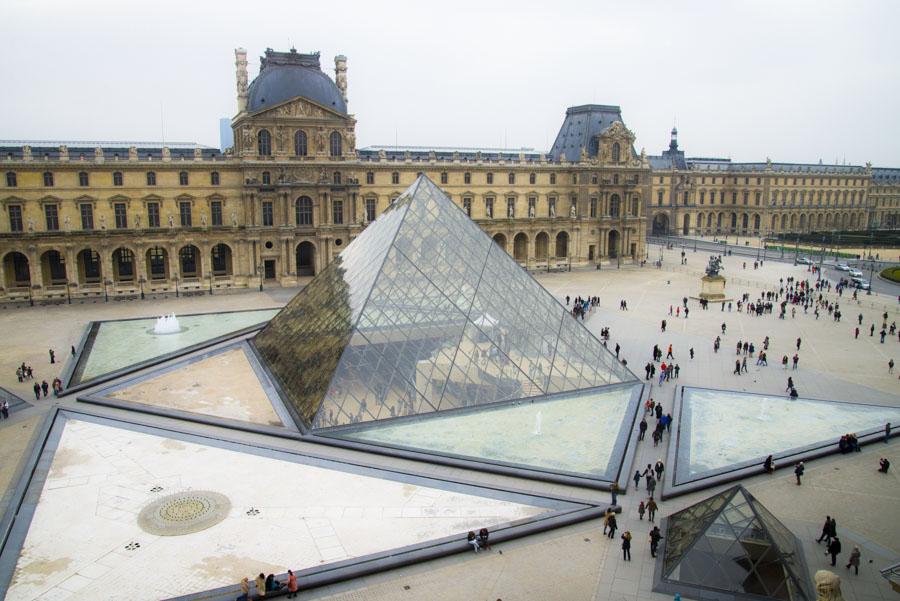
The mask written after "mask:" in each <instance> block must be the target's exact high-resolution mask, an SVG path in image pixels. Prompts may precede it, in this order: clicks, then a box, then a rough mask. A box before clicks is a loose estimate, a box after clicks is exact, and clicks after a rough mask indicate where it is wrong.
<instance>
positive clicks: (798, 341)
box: [797, 338, 800, 351]
mask: <svg viewBox="0 0 900 601" xmlns="http://www.w3.org/2000/svg"><path fill="white" fill-rule="evenodd" d="M797 350H798V351H799V350H800V338H797Z"/></svg>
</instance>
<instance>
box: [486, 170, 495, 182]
mask: <svg viewBox="0 0 900 601" xmlns="http://www.w3.org/2000/svg"><path fill="white" fill-rule="evenodd" d="M487 183H489V184H493V183H494V174H493V173H488V174H487Z"/></svg>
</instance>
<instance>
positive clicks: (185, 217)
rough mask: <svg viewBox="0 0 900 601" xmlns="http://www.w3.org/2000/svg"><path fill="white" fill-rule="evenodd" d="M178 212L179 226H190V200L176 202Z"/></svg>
mask: <svg viewBox="0 0 900 601" xmlns="http://www.w3.org/2000/svg"><path fill="white" fill-rule="evenodd" d="M178 213H179V214H180V215H181V227H191V202H190V201H189V200H185V201H182V202H179V203H178Z"/></svg>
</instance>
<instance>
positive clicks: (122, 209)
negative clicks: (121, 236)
mask: <svg viewBox="0 0 900 601" xmlns="http://www.w3.org/2000/svg"><path fill="white" fill-rule="evenodd" d="M113 211H114V214H115V217H116V229H117V230H124V229H125V228H127V227H128V209H127V208H126V206H125V203H124V202H117V203H116V204H114V205H113Z"/></svg>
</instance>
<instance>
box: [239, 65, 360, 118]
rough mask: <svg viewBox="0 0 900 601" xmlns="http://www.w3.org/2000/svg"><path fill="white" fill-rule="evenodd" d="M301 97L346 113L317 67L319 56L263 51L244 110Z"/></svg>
mask: <svg viewBox="0 0 900 601" xmlns="http://www.w3.org/2000/svg"><path fill="white" fill-rule="evenodd" d="M298 96H302V97H303V98H307V99H309V100H312V101H313V102H316V103H318V104H321V105H322V106H324V107H327V108H330V109H332V110H335V111H337V112H339V113H344V114H347V103H346V102H344V98H343V97H342V95H341V91H340V90H339V89H338V87H337V85H335V83H334V81H332V79H331V78H330V77H328V75H326V74H325V73H323V72H322V69H321V68H320V67H319V55H318V53H316V54H299V53H297V51H296V50H291V52H275V51H273V50H271V49H267V50H266V55H265V56H264V57H262V58H261V59H260V70H259V75H257V76H256V79H254V80H253V82H252V83H251V84H250V89H249V100H248V106H247V110H248V111H250V112H255V111H259V110H262V109H266V108H269V107H272V106H275V105H277V104H279V103H282V102H284V101H285V100H290V99H291V98H296V97H298Z"/></svg>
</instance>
